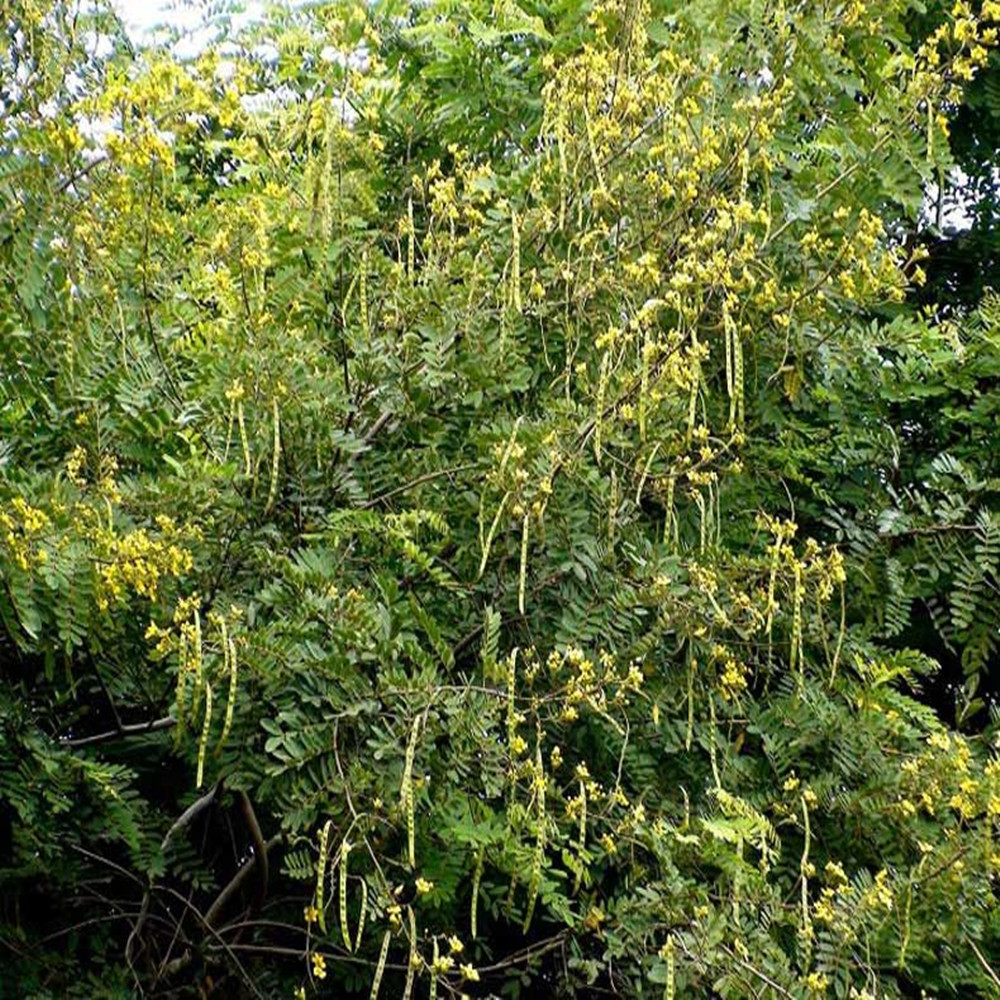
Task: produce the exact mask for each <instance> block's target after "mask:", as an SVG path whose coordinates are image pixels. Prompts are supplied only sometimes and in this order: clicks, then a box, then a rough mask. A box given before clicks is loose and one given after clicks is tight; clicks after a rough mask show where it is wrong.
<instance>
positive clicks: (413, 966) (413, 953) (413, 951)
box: [403, 906, 420, 1000]
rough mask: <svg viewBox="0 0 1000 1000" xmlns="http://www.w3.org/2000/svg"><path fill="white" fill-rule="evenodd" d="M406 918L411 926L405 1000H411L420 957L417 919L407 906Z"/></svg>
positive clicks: (410, 907) (411, 908) (411, 909)
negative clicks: (418, 952)
mask: <svg viewBox="0 0 1000 1000" xmlns="http://www.w3.org/2000/svg"><path fill="white" fill-rule="evenodd" d="M406 918H407V920H408V921H409V925H410V957H409V959H408V960H407V962H406V985H405V986H404V987H403V1000H410V995H411V994H412V993H413V977H414V976H415V975H416V973H417V965H418V964H419V962H420V957H419V955H418V954H417V918H416V917H415V916H414V915H413V907H412V906H407V908H406Z"/></svg>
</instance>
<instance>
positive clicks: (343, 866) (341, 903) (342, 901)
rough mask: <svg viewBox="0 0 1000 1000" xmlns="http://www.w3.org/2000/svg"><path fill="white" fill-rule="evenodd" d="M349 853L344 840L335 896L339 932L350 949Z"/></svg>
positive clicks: (348, 845)
mask: <svg viewBox="0 0 1000 1000" xmlns="http://www.w3.org/2000/svg"><path fill="white" fill-rule="evenodd" d="M350 853H351V845H350V844H349V843H348V842H347V841H346V840H345V841H344V843H343V844H342V845H341V847H340V883H339V890H340V891H339V893H338V896H337V902H338V907H339V910H340V933H341V936H342V937H343V939H344V947H345V948H346V949H347V950H348V951H352V950H353V949H352V947H351V929H350V926H349V925H348V923H347V859H348V856H349V855H350Z"/></svg>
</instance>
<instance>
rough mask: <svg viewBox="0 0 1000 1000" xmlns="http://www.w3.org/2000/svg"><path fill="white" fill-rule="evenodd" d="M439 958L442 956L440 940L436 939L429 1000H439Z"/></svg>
mask: <svg viewBox="0 0 1000 1000" xmlns="http://www.w3.org/2000/svg"><path fill="white" fill-rule="evenodd" d="M439 957H440V955H439V952H438V939H437V938H436V937H435V938H434V953H433V962H432V963H431V987H430V992H429V993H428V994H427V997H428V1000H437V992H438V974H437V964H438V958H439Z"/></svg>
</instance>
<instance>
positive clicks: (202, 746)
mask: <svg viewBox="0 0 1000 1000" xmlns="http://www.w3.org/2000/svg"><path fill="white" fill-rule="evenodd" d="M211 728H212V685H211V684H209V683H208V681H205V721H204V722H203V723H202V726H201V739H200V740H199V741H198V776H197V778H196V779H195V788H201V783H202V779H203V778H204V776H205V751H206V749H207V748H208V734H209V731H210V730H211Z"/></svg>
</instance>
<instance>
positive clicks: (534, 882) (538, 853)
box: [521, 739, 545, 934]
mask: <svg viewBox="0 0 1000 1000" xmlns="http://www.w3.org/2000/svg"><path fill="white" fill-rule="evenodd" d="M535 790H536V797H535V810H536V823H537V826H538V828H537V831H536V834H535V855H534V857H533V858H532V862H531V877H530V879H529V881H528V907H527V909H526V910H525V914H524V924H523V925H522V928H521V929H522V931H523V932H524V933H525V934H526V933H527V932H528V928H529V927H530V926H531V918H532V917H533V916H534V913H535V903H536V902H537V900H538V889H539V886H540V885H541V882H542V864H543V862H544V860H545V762H544V760H543V759H542V743H541V739H539V741H538V743H537V744H536V747H535Z"/></svg>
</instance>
